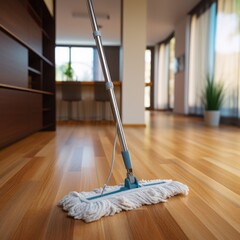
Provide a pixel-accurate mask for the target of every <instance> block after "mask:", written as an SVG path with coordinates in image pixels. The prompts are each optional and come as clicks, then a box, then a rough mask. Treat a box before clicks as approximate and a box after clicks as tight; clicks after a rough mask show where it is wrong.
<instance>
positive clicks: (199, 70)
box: [188, 2, 216, 115]
mask: <svg viewBox="0 0 240 240" xmlns="http://www.w3.org/2000/svg"><path fill="white" fill-rule="evenodd" d="M215 28H216V3H211V2H210V3H209V4H208V3H207V5H203V6H200V7H199V9H198V12H195V13H193V15H192V18H191V35H190V56H189V83H188V111H189V113H190V114H195V115H202V114H203V104H202V99H201V95H202V91H203V88H204V86H205V84H206V81H207V78H208V77H210V78H212V76H213V73H214V42H215V31H216V30H215Z"/></svg>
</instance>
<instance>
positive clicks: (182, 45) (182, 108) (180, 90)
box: [174, 16, 189, 114]
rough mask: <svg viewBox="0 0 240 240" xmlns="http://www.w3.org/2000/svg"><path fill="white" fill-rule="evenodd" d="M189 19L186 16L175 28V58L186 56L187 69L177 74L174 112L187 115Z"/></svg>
mask: <svg viewBox="0 0 240 240" xmlns="http://www.w3.org/2000/svg"><path fill="white" fill-rule="evenodd" d="M188 26H189V18H188V17H187V16H186V17H185V18H184V19H182V20H181V21H180V22H179V23H178V24H177V25H176V28H175V39H176V45H175V57H176V58H179V57H181V56H183V55H184V56H185V64H184V65H185V69H184V70H183V71H180V72H178V73H176V74H175V90H174V97H175V100H174V112H175V113H179V114H187V113H188V110H187V97H188V75H187V72H188V64H187V63H188V46H189V28H188Z"/></svg>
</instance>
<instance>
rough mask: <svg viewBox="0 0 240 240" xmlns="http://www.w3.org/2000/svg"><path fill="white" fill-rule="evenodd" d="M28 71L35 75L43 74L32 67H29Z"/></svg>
mask: <svg viewBox="0 0 240 240" xmlns="http://www.w3.org/2000/svg"><path fill="white" fill-rule="evenodd" d="M28 71H30V72H32V73H35V74H38V75H40V74H41V72H40V71H39V70H37V69H35V68H32V67H28Z"/></svg>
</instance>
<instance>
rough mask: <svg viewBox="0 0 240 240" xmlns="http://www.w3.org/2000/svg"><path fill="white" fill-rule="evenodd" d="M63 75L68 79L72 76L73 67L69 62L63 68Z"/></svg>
mask: <svg viewBox="0 0 240 240" xmlns="http://www.w3.org/2000/svg"><path fill="white" fill-rule="evenodd" d="M64 75H65V76H66V77H67V78H68V79H72V78H73V68H72V65H71V62H69V63H67V65H66V69H65V71H64Z"/></svg>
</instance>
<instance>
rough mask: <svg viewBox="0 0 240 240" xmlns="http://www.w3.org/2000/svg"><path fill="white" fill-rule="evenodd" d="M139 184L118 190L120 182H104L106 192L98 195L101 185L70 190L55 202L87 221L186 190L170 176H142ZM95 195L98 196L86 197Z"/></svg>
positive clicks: (74, 216) (151, 202) (157, 200)
mask: <svg viewBox="0 0 240 240" xmlns="http://www.w3.org/2000/svg"><path fill="white" fill-rule="evenodd" d="M139 185H140V187H139V188H133V189H128V190H124V191H119V190H120V188H121V187H123V185H117V186H108V187H106V190H105V191H104V195H106V194H109V193H110V194H109V195H106V196H101V192H102V188H99V189H95V190H93V191H92V192H80V193H78V192H70V193H69V194H68V195H66V196H65V197H64V198H63V199H62V200H61V201H60V202H59V206H61V207H62V208H63V209H64V210H65V211H67V212H68V215H69V216H71V217H73V218H75V219H82V220H84V221H85V222H88V223H89V222H93V221H96V220H98V219H100V218H101V217H104V216H110V215H114V214H116V213H119V212H121V211H123V210H125V211H128V210H132V209H135V208H138V207H141V206H143V205H150V204H157V203H160V202H166V200H167V199H168V198H170V197H172V196H175V195H178V194H183V195H187V194H188V190H189V189H188V187H187V186H186V185H184V184H182V183H180V182H176V181H172V180H149V181H145V180H142V181H139ZM116 191H117V192H116ZM118 191H119V192H118ZM111 192H114V193H112V194H111ZM96 196H99V197H97V198H95V199H92V200H88V199H89V198H92V197H96Z"/></svg>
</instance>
